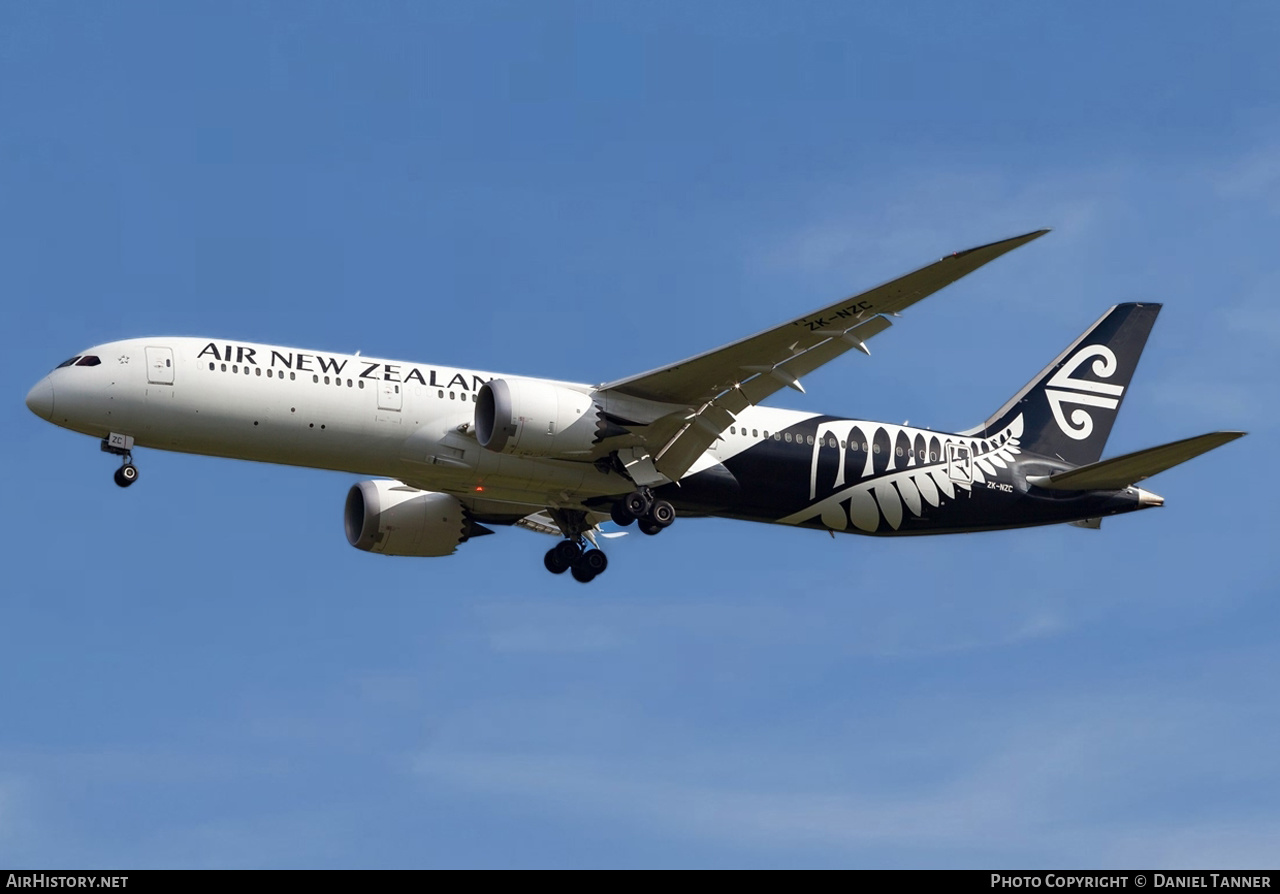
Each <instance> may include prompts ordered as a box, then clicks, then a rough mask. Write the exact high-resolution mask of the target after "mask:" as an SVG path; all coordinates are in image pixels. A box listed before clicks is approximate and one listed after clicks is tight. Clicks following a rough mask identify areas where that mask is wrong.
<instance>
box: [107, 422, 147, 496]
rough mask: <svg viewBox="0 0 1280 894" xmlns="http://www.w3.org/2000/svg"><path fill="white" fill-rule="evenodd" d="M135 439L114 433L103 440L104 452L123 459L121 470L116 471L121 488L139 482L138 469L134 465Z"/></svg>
mask: <svg viewBox="0 0 1280 894" xmlns="http://www.w3.org/2000/svg"><path fill="white" fill-rule="evenodd" d="M132 450H133V438H131V437H129V436H128V435H118V434H116V433H114V432H112V433H111V434H110V435H109V436H107V437H105V438H103V439H102V452H103V453H111V454H114V455H116V456H118V457H120V459H121V463H122V464H121V466H120V468H118V469H116V474H115V481H116V484H118V485H119V486H120V487H128V486H129V485H131V484H133V482H135V481H137V480H138V467H137V466H135V465H134V464H133V453H132V452H131V451H132Z"/></svg>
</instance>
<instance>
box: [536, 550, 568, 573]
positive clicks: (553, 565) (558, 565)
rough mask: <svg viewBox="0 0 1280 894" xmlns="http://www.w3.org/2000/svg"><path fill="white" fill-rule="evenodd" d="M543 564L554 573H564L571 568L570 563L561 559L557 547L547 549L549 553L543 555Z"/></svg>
mask: <svg viewBox="0 0 1280 894" xmlns="http://www.w3.org/2000/svg"><path fill="white" fill-rule="evenodd" d="M542 564H543V565H545V566H546V569H547V570H548V571H550V572H551V573H552V574H564V573H565V572H566V571H568V570H569V563H568V562H562V561H561V560H560V553H559V551H558V548H557V547H552V548H551V549H549V550H547V554H546V555H545V556H543V557H542Z"/></svg>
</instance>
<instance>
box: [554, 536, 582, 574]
mask: <svg viewBox="0 0 1280 894" xmlns="http://www.w3.org/2000/svg"><path fill="white" fill-rule="evenodd" d="M551 551H552V552H553V553H555V554H556V558H558V559H559V560H560V561H561V562H562V563H563V564H564V567H565V568H568V567H569V566H570V565H572V564H573V563H574V562H575V561H577V558H578V556H580V555H582V547H580V546H578V544H576V543H574V542H573V541H572V540H561V541H560V542H559V543H557V544H556V545H555V547H554V548H553V549H552V550H551Z"/></svg>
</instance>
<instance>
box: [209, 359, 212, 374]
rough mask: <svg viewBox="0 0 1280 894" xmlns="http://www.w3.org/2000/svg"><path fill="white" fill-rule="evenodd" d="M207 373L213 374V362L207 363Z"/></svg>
mask: <svg viewBox="0 0 1280 894" xmlns="http://www.w3.org/2000/svg"><path fill="white" fill-rule="evenodd" d="M209 372H213V361H212V360H210V361H209Z"/></svg>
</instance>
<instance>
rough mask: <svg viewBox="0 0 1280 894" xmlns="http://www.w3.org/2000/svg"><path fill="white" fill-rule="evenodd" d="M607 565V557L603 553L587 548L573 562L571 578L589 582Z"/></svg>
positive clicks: (580, 581)
mask: <svg viewBox="0 0 1280 894" xmlns="http://www.w3.org/2000/svg"><path fill="white" fill-rule="evenodd" d="M608 567H609V559H608V558H607V557H606V556H605V554H604V553H602V552H600V550H598V549H589V550H587V551H586V552H585V553H583V554H582V555H580V556H579V557H578V559H577V561H576V562H574V563H573V579H574V580H576V581H578V582H579V583H584V584H585V583H589V582H590V581H592V580H593V579H594V578H595V576H596V575H598V574H602V573H603V572H604V570H605V569H606V568H608Z"/></svg>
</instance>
